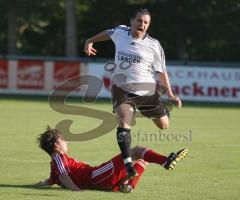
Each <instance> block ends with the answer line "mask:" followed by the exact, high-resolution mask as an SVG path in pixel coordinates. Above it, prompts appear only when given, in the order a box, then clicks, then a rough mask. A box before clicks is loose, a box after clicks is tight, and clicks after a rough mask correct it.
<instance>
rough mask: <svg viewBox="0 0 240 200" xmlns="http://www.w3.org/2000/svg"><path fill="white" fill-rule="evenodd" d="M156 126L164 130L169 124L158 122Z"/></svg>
mask: <svg viewBox="0 0 240 200" xmlns="http://www.w3.org/2000/svg"><path fill="white" fill-rule="evenodd" d="M157 127H158V128H160V129H162V130H166V129H168V128H169V124H158V125H157Z"/></svg>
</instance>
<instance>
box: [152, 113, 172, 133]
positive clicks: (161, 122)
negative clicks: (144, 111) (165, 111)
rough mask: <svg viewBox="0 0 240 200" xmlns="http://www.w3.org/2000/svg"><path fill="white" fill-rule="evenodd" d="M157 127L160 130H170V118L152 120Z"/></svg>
mask: <svg viewBox="0 0 240 200" xmlns="http://www.w3.org/2000/svg"><path fill="white" fill-rule="evenodd" d="M152 120H153V122H154V123H155V125H156V126H157V127H158V128H160V129H163V130H164V129H168V128H169V118H168V116H167V115H165V116H163V117H159V118H154V119H152Z"/></svg>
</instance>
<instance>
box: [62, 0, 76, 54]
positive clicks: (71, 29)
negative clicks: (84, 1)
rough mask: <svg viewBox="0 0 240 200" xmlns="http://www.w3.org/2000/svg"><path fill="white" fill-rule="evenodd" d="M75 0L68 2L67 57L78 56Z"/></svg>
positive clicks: (68, 0) (67, 0)
mask: <svg viewBox="0 0 240 200" xmlns="http://www.w3.org/2000/svg"><path fill="white" fill-rule="evenodd" d="M75 8H76V4H75V0H66V24H65V25H66V33H65V34H66V56H67V57H76V56H77V33H76V17H75Z"/></svg>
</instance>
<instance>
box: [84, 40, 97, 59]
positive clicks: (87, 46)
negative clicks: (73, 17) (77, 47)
mask: <svg viewBox="0 0 240 200" xmlns="http://www.w3.org/2000/svg"><path fill="white" fill-rule="evenodd" d="M84 52H85V53H86V54H87V55H88V56H95V55H96V53H97V50H96V49H94V48H93V43H92V42H89V41H88V40H87V41H86V43H85V47H84Z"/></svg>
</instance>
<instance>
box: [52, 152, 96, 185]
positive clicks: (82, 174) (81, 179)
mask: <svg viewBox="0 0 240 200" xmlns="http://www.w3.org/2000/svg"><path fill="white" fill-rule="evenodd" d="M50 164H51V174H50V179H49V185H54V184H58V185H60V186H61V183H60V181H59V178H58V176H59V175H61V174H63V173H67V174H68V175H69V176H70V178H71V179H72V181H73V182H74V183H75V184H76V185H77V186H78V187H79V188H81V189H85V188H89V187H90V183H91V173H92V167H91V166H89V165H88V164H86V163H84V162H80V161H77V160H76V159H73V158H70V157H68V156H67V155H66V154H55V155H54V156H53V157H52V160H51V162H50Z"/></svg>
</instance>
